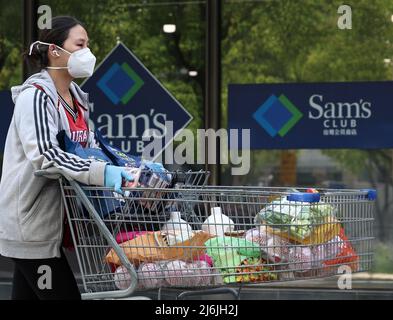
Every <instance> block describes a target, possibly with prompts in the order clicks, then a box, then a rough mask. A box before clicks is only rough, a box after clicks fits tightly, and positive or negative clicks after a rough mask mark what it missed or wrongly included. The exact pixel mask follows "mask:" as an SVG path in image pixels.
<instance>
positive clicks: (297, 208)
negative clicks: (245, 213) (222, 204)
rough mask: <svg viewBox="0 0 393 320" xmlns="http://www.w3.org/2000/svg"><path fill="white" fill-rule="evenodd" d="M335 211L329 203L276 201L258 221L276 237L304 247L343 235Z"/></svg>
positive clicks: (265, 210) (257, 218) (281, 199)
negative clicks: (339, 233)
mask: <svg viewBox="0 0 393 320" xmlns="http://www.w3.org/2000/svg"><path fill="white" fill-rule="evenodd" d="M335 210H336V209H335V208H334V207H333V206H332V205H329V204H326V203H322V202H319V203H308V202H295V201H288V200H287V198H286V197H282V198H279V199H276V200H273V201H272V202H271V203H270V204H269V205H267V206H266V207H265V208H263V209H262V210H261V211H260V212H259V213H258V214H257V215H256V217H255V223H256V224H257V225H260V224H266V225H267V226H269V227H270V228H271V230H272V232H273V233H274V234H276V235H280V236H281V237H284V238H286V239H288V240H292V241H294V242H299V243H303V244H312V243H318V242H326V241H329V240H330V239H331V238H332V237H334V236H335V235H337V233H338V232H339V231H340V226H339V223H338V222H337V220H336V219H335Z"/></svg>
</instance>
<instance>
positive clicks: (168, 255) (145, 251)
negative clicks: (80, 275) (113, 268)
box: [105, 231, 211, 265]
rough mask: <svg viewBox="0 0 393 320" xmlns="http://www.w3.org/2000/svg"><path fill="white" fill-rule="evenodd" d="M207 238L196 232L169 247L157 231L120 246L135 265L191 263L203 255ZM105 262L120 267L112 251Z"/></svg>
mask: <svg viewBox="0 0 393 320" xmlns="http://www.w3.org/2000/svg"><path fill="white" fill-rule="evenodd" d="M209 238H211V236H210V235H208V234H206V233H204V232H202V231H200V232H198V231H196V232H194V233H193V235H192V237H191V238H190V239H188V240H185V241H183V242H181V243H176V245H172V246H169V245H168V242H167V239H166V235H165V234H163V233H162V232H161V231H158V232H148V233H145V234H142V235H140V236H137V237H136V238H134V239H132V240H129V241H126V242H123V243H122V244H121V245H120V246H121V248H122V249H123V251H124V253H125V255H126V256H127V258H128V259H129V260H130V261H131V262H132V263H133V264H135V265H139V264H140V263H141V262H157V261H161V260H174V259H181V260H185V261H193V260H194V259H195V257H198V256H201V255H203V254H204V253H205V248H204V243H205V242H206V241H207V240H208V239H209ZM105 260H106V262H107V263H109V264H114V265H121V262H120V258H119V257H118V256H117V254H116V253H115V251H114V250H113V249H111V250H110V251H109V252H108V254H107V255H106V257H105Z"/></svg>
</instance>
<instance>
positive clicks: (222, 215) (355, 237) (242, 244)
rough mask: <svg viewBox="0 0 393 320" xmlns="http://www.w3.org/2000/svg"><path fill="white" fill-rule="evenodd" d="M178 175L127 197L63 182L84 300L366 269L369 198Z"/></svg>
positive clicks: (358, 193)
mask: <svg viewBox="0 0 393 320" xmlns="http://www.w3.org/2000/svg"><path fill="white" fill-rule="evenodd" d="M41 174H42V173H41ZM176 175H177V178H178V180H177V183H176V184H175V183H174V184H173V185H172V186H171V187H170V188H139V187H138V188H134V189H124V190H125V191H126V193H125V194H126V195H125V196H119V195H117V194H114V193H113V192H112V190H109V189H107V188H101V187H90V186H81V185H80V184H78V183H77V182H75V181H73V180H72V179H69V178H67V177H64V176H61V177H60V179H59V181H60V186H61V192H62V196H63V200H64V204H65V205H64V207H65V212H66V215H67V220H68V224H69V227H70V230H71V235H72V240H73V244H74V247H75V251H76V255H77V259H78V263H79V267H80V272H81V277H82V281H83V286H84V291H85V293H83V294H82V297H83V298H84V299H97V298H121V297H129V296H131V295H132V294H134V292H135V291H138V292H139V291H143V290H147V289H149V290H151V289H155V288H166V287H171V288H181V289H183V288H184V290H191V288H192V290H196V289H199V290H201V289H207V290H211V289H214V288H222V287H223V288H225V287H233V286H238V285H240V286H244V285H251V284H252V285H262V284H264V283H268V282H272V281H290V280H298V279H309V278H313V279H314V278H319V277H329V276H334V275H337V274H340V273H344V272H353V273H354V272H361V271H367V270H370V268H371V264H372V258H373V247H372V245H373V239H374V238H373V222H374V218H373V207H374V202H375V198H376V192H375V191H374V190H330V189H318V190H313V189H299V188H297V189H290V188H262V187H260V188H257V187H222V186H206V182H207V178H208V173H207V172H203V171H200V172H184V173H179V172H177V173H173V177H175V176H176ZM180 177H181V178H180Z"/></svg>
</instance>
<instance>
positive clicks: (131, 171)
mask: <svg viewBox="0 0 393 320" xmlns="http://www.w3.org/2000/svg"><path fill="white" fill-rule="evenodd" d="M123 169H124V170H125V171H127V172H128V173H129V174H131V175H132V176H133V177H134V180H133V181H128V180H126V179H124V178H123V181H122V185H121V186H122V187H123V188H136V187H137V186H138V184H139V178H140V176H141V171H142V170H141V168H130V167H123ZM124 194H125V195H126V196H129V191H125V192H124Z"/></svg>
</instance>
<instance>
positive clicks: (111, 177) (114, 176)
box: [104, 165, 134, 194]
mask: <svg viewBox="0 0 393 320" xmlns="http://www.w3.org/2000/svg"><path fill="white" fill-rule="evenodd" d="M123 178H124V179H126V180H127V181H134V176H133V175H132V174H130V173H128V172H127V171H125V170H124V169H123V168H121V167H116V166H111V165H107V166H106V167H105V180H104V184H105V187H106V188H114V190H115V191H116V192H117V193H120V194H123V190H122V189H121V184H122V182H123Z"/></svg>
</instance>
